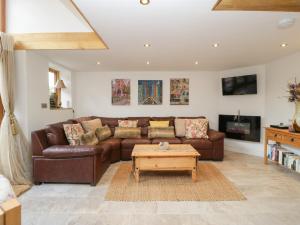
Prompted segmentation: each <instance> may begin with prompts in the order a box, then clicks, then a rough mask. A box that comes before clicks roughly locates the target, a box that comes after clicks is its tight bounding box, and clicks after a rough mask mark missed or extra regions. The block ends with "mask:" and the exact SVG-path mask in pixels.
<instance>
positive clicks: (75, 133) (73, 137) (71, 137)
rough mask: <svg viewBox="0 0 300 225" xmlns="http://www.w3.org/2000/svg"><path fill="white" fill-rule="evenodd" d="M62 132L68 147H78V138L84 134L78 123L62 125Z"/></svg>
mask: <svg viewBox="0 0 300 225" xmlns="http://www.w3.org/2000/svg"><path fill="white" fill-rule="evenodd" d="M63 126H64V130H65V134H66V137H67V139H68V142H69V144H70V145H80V137H81V136H82V135H83V134H84V131H83V128H82V126H81V125H80V123H77V124H64V125H63Z"/></svg>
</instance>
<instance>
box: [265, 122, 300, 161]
mask: <svg viewBox="0 0 300 225" xmlns="http://www.w3.org/2000/svg"><path fill="white" fill-rule="evenodd" d="M269 141H276V142H277V143H279V144H286V145H291V146H293V147H296V148H300V133H291V132H289V131H288V130H284V129H277V128H271V127H268V128H266V133H265V148H264V162H265V164H267V163H268V142H269Z"/></svg>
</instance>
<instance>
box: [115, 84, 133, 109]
mask: <svg viewBox="0 0 300 225" xmlns="http://www.w3.org/2000/svg"><path fill="white" fill-rule="evenodd" d="M111 91H112V95H111V96H112V104H113V105H130V80H129V79H115V80H112V81H111Z"/></svg>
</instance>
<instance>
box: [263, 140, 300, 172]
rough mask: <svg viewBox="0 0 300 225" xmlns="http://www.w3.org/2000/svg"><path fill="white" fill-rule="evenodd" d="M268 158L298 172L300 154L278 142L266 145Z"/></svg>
mask: <svg viewBox="0 0 300 225" xmlns="http://www.w3.org/2000/svg"><path fill="white" fill-rule="evenodd" d="M268 158H269V160H272V161H274V162H277V163H278V164H280V165H282V166H284V167H286V168H289V169H291V170H294V171H296V172H298V173H300V156H299V155H297V154H295V153H293V152H291V151H288V150H286V149H284V148H282V147H281V146H280V145H278V144H269V145H268Z"/></svg>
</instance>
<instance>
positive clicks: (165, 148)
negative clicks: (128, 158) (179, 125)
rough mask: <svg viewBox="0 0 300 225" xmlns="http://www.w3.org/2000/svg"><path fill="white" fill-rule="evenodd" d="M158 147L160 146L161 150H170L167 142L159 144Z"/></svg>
mask: <svg viewBox="0 0 300 225" xmlns="http://www.w3.org/2000/svg"><path fill="white" fill-rule="evenodd" d="M158 146H159V149H160V150H168V149H169V142H166V141H164V142H159V144H158Z"/></svg>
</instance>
